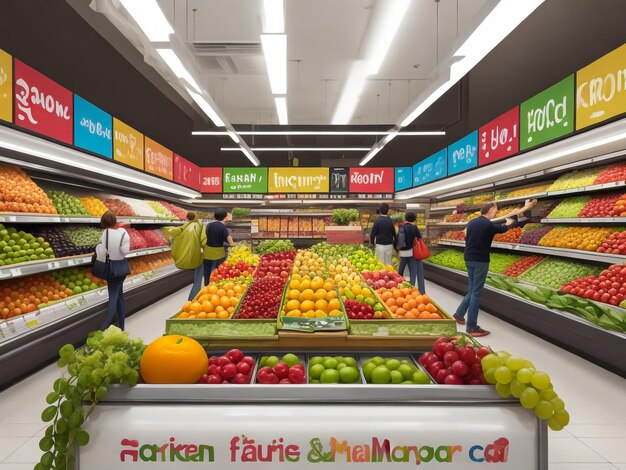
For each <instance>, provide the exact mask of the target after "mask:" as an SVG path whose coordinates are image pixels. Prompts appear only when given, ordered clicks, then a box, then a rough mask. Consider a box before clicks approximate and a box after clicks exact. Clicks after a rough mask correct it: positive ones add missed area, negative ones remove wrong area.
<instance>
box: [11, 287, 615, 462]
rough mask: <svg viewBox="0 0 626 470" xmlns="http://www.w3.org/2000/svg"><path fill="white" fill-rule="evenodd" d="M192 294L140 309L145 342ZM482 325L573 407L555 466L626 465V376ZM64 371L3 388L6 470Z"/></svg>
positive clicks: (490, 323)
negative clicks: (529, 363)
mask: <svg viewBox="0 0 626 470" xmlns="http://www.w3.org/2000/svg"><path fill="white" fill-rule="evenodd" d="M427 291H428V293H429V294H430V295H432V296H433V298H435V299H437V301H438V302H439V303H440V304H441V305H442V306H443V307H444V308H445V309H447V310H448V311H454V309H455V307H456V305H457V304H458V302H459V299H460V297H459V296H458V295H456V294H454V293H451V292H450V291H448V290H446V289H444V288H442V287H439V286H435V285H433V284H430V283H428V284H427ZM187 294H188V291H187V289H184V290H183V291H180V292H178V293H176V294H173V295H171V296H170V297H168V298H166V299H164V300H162V301H161V302H159V303H158V304H156V305H154V306H152V307H149V308H147V309H145V310H143V311H142V312H139V313H137V314H135V315H133V316H132V317H131V318H129V319H128V321H127V329H128V331H129V332H130V333H131V334H132V335H135V336H141V337H142V338H143V339H144V340H145V341H150V340H152V339H154V338H156V337H157V336H159V335H161V334H162V333H163V325H164V321H165V318H167V317H168V316H170V315H171V313H172V312H174V311H176V309H177V308H178V307H179V306H180V305H181V304H182V303H183V302H184V301H185V300H186V298H187ZM479 323H480V325H481V326H482V327H484V328H486V329H489V330H491V331H492V332H493V334H492V335H491V336H490V337H488V338H486V339H485V340H486V341H485V343H488V344H489V345H490V346H491V347H493V348H494V349H496V350H498V349H506V350H508V351H510V352H516V353H517V354H519V355H522V356H524V357H526V358H528V359H530V360H531V361H533V362H534V363H535V364H536V365H540V366H541V368H542V369H544V370H546V371H547V372H548V373H549V374H550V376H551V377H552V380H553V382H554V383H555V388H556V389H557V391H558V393H559V395H560V396H561V397H562V398H563V400H564V401H565V403H566V405H567V408H568V409H569V411H570V414H571V424H570V425H569V426H568V427H567V429H566V430H564V431H561V432H559V433H554V432H551V433H550V440H549V460H550V469H554V470H616V469H620V470H626V380H624V379H622V378H620V377H618V376H617V375H615V374H611V373H610V372H607V371H605V370H604V369H601V368H599V367H597V366H595V365H593V364H591V363H589V362H587V361H585V360H583V359H581V358H579V357H577V356H575V355H572V354H569V353H567V352H565V351H563V350H562V349H561V348H558V347H556V346H553V345H551V344H549V343H548V342H546V341H543V340H541V339H539V338H537V337H535V336H533V335H530V334H528V333H526V332H525V331H522V330H520V329H518V328H515V327H513V326H511V325H509V324H508V323H505V322H502V321H500V320H498V319H496V318H494V317H491V316H489V315H487V314H485V313H482V312H481V314H480V317H479ZM625 360H626V358H625ZM58 372H59V371H58V369H57V368H56V366H54V365H52V366H50V367H47V368H46V369H44V370H42V371H40V372H39V373H37V374H35V375H33V376H32V377H29V378H28V379H26V380H24V381H22V382H20V383H18V384H16V385H15V386H13V387H12V388H10V389H8V390H6V391H4V392H2V393H0V470H25V469H29V470H30V469H32V468H33V465H34V463H35V462H37V461H38V460H39V456H40V454H41V452H40V450H39V447H38V442H39V439H40V436H41V435H42V433H43V429H44V426H43V424H40V418H39V415H40V413H41V410H42V409H43V408H44V406H45V402H44V397H45V396H46V394H47V393H48V392H49V390H50V387H51V385H52V382H53V381H54V379H55V378H56V377H57V376H58Z"/></svg>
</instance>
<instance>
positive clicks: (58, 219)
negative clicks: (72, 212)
mask: <svg viewBox="0 0 626 470" xmlns="http://www.w3.org/2000/svg"><path fill="white" fill-rule="evenodd" d="M117 221H118V222H119V223H121V224H153V225H182V224H184V223H185V221H182V220H171V219H155V218H147V217H118V218H117ZM7 222H8V223H16V224H59V223H63V224H99V223H100V217H81V216H64V215H37V214H23V213H0V223H7Z"/></svg>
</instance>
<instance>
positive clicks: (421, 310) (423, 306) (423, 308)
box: [417, 304, 426, 313]
mask: <svg viewBox="0 0 626 470" xmlns="http://www.w3.org/2000/svg"><path fill="white" fill-rule="evenodd" d="M424 310H426V305H424V304H419V305H418V306H417V311H418V312H420V313H421V312H423V311H424Z"/></svg>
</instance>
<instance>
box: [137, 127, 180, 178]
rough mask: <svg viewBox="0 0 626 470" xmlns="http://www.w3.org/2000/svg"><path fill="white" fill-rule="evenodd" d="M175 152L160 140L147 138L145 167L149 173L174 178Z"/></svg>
mask: <svg viewBox="0 0 626 470" xmlns="http://www.w3.org/2000/svg"><path fill="white" fill-rule="evenodd" d="M173 167H174V152H172V151H171V150H170V149H168V148H165V147H163V146H162V145H161V144H159V143H158V142H155V141H154V140H152V139H150V138H149V137H146V138H145V160H144V168H145V170H146V171H147V172H148V173H152V174H153V175H157V176H162V177H163V178H167V179H168V180H171V179H173Z"/></svg>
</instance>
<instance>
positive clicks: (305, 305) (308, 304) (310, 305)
mask: <svg viewBox="0 0 626 470" xmlns="http://www.w3.org/2000/svg"><path fill="white" fill-rule="evenodd" d="M314 308H315V302H313V301H312V300H305V301H303V302H302V303H301V304H300V310H302V311H303V312H307V311H308V310H313V309H314Z"/></svg>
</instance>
